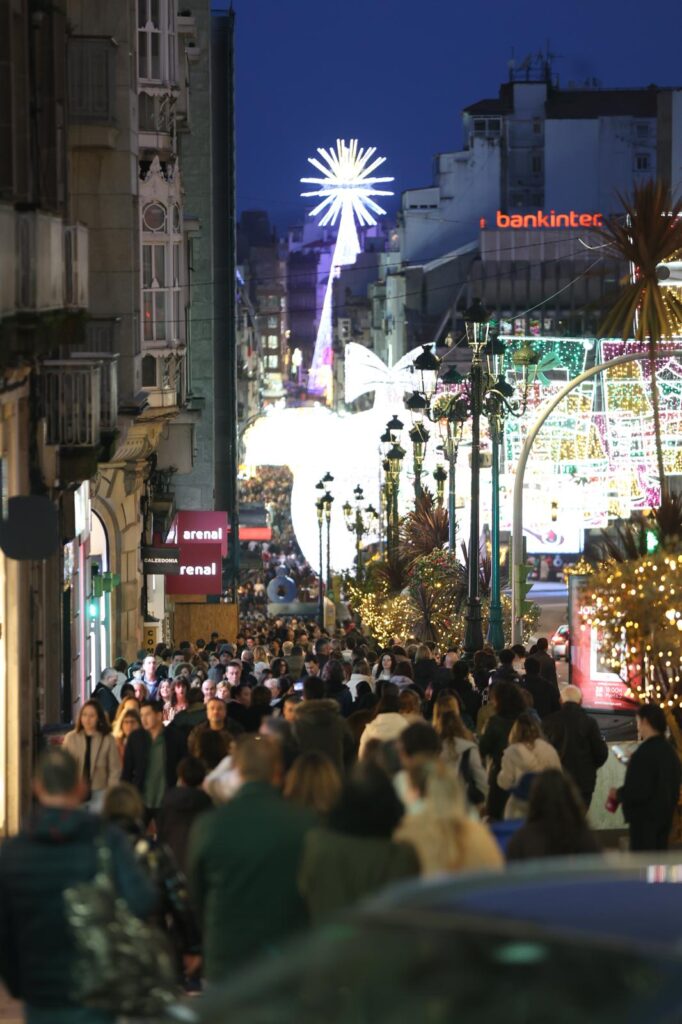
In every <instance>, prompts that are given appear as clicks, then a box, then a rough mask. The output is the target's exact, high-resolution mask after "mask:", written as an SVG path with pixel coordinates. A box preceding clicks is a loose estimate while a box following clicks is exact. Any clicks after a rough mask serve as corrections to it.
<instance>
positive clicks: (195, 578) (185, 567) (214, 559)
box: [166, 540, 223, 594]
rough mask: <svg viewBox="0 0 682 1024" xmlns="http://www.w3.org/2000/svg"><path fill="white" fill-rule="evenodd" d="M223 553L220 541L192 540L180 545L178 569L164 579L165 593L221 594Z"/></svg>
mask: <svg viewBox="0 0 682 1024" xmlns="http://www.w3.org/2000/svg"><path fill="white" fill-rule="evenodd" d="M222 582H223V554H222V547H221V545H220V543H217V542H216V543H213V544H204V543H197V542H196V541H194V540H192V542H191V543H189V544H181V545H180V569H179V572H178V574H177V576H169V577H168V579H167V580H166V593H167V594H221V593H222Z"/></svg>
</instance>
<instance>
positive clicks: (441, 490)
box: [433, 462, 448, 508]
mask: <svg viewBox="0 0 682 1024" xmlns="http://www.w3.org/2000/svg"><path fill="white" fill-rule="evenodd" d="M447 478H448V474H447V473H446V472H445V470H444V469H443V466H442V465H441V463H440V462H439V463H438V465H437V466H436V468H435V469H434V471H433V479H434V480H435V481H436V503H437V504H438V507H439V508H442V507H443V498H444V497H445V481H446V480H447Z"/></svg>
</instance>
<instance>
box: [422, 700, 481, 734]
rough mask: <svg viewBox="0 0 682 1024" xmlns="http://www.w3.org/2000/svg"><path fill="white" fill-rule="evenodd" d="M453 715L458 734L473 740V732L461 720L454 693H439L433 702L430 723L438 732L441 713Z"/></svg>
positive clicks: (460, 709) (460, 711) (460, 710)
mask: <svg viewBox="0 0 682 1024" xmlns="http://www.w3.org/2000/svg"><path fill="white" fill-rule="evenodd" d="M448 713H449V714H451V715H454V716H455V718H456V719H457V723H458V725H457V728H458V735H459V736H461V737H462V739H464V740H471V741H473V740H474V734H473V733H472V731H471V730H470V729H467V727H466V725H465V724H464V721H463V720H462V707H461V705H460V703H459V700H458V699H457V697H455V695H454V693H448V692H447V691H446V692H444V693H439V694H438V696H437V698H436V700H435V701H434V704H433V718H432V719H431V724H432V725H433V728H434V729H435V730H436V732H437V733H438V734H440V730H441V720H442V718H443V715H446V714H448Z"/></svg>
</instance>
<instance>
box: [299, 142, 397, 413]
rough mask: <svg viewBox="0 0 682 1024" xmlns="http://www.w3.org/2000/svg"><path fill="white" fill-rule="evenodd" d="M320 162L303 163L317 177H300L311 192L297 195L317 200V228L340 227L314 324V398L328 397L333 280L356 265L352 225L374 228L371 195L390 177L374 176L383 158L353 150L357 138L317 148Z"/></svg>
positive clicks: (356, 247)
mask: <svg viewBox="0 0 682 1024" xmlns="http://www.w3.org/2000/svg"><path fill="white" fill-rule="evenodd" d="M317 152H318V153H319V155H320V157H321V159H319V160H318V159H317V157H309V158H308V162H309V163H310V164H312V166H313V167H314V168H315V170H317V171H319V172H320V175H321V177H316V178H301V182H302V184H304V185H315V186H316V188H315V190H314V191H310V192H302V193H301V195H302V196H303V197H304V198H311V197H315V198H319V199H320V200H321V201H320V202H319V203H318V204H317V206H315V208H314V209H313V210H311V211H310V216H311V217H317V216H318V215H319V214H321V215H322V216H321V217H320V222H319V223H320V226H321V227H326V226H327V225H330V226H332V227H333V226H335V225H336V224H337V223H338V225H339V229H338V234H337V237H336V245H335V247H334V253H333V256H332V261H331V267H330V271H329V278H328V280H327V286H326V290H325V295H324V302H323V305H322V312H321V315H320V322H319V325H318V331H317V339H316V342H315V351H314V353H313V362H312V366H311V368H310V375H309V378H308V389H309V390H310V391H313V392H317V393H319V394H325V395H326V394H328V392H329V390H330V386H331V378H332V345H333V332H332V294H333V283H334V278H335V277H336V276H337V275H338V272H339V269H340V268H341V267H344V266H348V265H349V264H351V263H355V260H356V259H357V257H358V254H359V253H360V251H361V250H360V241H359V238H358V231H357V227H356V220H357V223H358V224H359V225H360V226H361V227H370V226H372V225H374V224H376V216H375V215H379V216H382V215H383V214H385V212H386V211H385V210H384V209H382V207H381V206H379V204H378V203H377V202H375V200H374V198H373V197H375V196H390V195H393V193H392V192H390V191H388V190H386V189H382V188H377V186H378V185H384V184H387V183H388V182H391V181H393V178H387V177H376V176H375V175H374V174H373V172H374V171H376V170H377V169H378V168H379V167H380V166H381V165H382V164H383V163H384V161H385V159H386V158H385V157H375V156H374V154H375V153H376V148H375V147H374V146H370V147H368V148H367V149H361V148H359V147H358V143H357V139H351V140H350V142H349V143H346V142H345V141H344V140H343V139H337V142H336V150H333V149H331V150H326V149H318V151H317Z"/></svg>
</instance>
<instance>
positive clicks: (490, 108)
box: [464, 82, 514, 115]
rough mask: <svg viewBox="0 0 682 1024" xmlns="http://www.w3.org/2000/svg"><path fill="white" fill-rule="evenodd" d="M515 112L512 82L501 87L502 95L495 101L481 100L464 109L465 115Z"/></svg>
mask: <svg viewBox="0 0 682 1024" xmlns="http://www.w3.org/2000/svg"><path fill="white" fill-rule="evenodd" d="M513 110H514V93H513V91H512V88H511V82H505V83H504V84H503V85H501V86H500V94H499V96H498V97H497V99H495V100H479V101H478V103H472V104H471V105H470V106H468V107H465V108H464V113H465V114H479V115H480V114H511V113H512V112H513Z"/></svg>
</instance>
